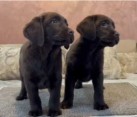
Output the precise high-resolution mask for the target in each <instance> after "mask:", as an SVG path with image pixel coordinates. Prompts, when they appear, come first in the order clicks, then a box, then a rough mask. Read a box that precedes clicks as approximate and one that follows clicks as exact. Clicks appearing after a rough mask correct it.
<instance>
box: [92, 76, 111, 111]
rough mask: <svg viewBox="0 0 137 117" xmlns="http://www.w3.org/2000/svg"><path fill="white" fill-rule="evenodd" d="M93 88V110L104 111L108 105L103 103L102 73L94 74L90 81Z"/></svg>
mask: <svg viewBox="0 0 137 117" xmlns="http://www.w3.org/2000/svg"><path fill="white" fill-rule="evenodd" d="M92 82H93V86H94V109H96V110H105V109H108V108H109V107H108V105H107V104H106V103H105V101H104V95H103V73H96V74H95V75H94V78H93V79H92Z"/></svg>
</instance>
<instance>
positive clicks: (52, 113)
mask: <svg viewBox="0 0 137 117" xmlns="http://www.w3.org/2000/svg"><path fill="white" fill-rule="evenodd" d="M61 114H62V112H61V110H52V109H49V111H48V116H51V117H55V116H58V115H61Z"/></svg>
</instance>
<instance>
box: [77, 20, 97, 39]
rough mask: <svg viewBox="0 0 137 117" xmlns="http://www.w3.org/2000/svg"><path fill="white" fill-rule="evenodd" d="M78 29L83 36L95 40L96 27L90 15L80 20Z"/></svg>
mask: <svg viewBox="0 0 137 117" xmlns="http://www.w3.org/2000/svg"><path fill="white" fill-rule="evenodd" d="M76 29H77V31H78V32H79V33H80V34H81V36H83V37H85V38H87V39H91V40H94V39H95V38H96V27H95V24H94V21H93V19H91V18H89V17H87V18H85V19H84V20H83V21H82V22H80V23H79V24H78V26H77V28H76Z"/></svg>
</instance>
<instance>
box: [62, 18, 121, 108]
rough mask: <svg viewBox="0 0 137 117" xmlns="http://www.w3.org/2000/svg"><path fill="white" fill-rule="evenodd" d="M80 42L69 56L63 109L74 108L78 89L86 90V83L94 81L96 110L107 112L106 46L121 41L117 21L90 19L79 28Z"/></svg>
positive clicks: (71, 50)
mask: <svg viewBox="0 0 137 117" xmlns="http://www.w3.org/2000/svg"><path fill="white" fill-rule="evenodd" d="M77 31H78V32H79V33H80V39H79V40H77V41H75V42H74V43H73V44H72V46H71V48H70V50H69V52H68V54H67V71H66V80H65V96H64V100H63V102H62V108H63V109H65V108H71V107H72V106H73V97H74V94H73V93H74V86H75V83H76V81H77V86H76V87H77V88H80V87H82V82H86V81H89V80H92V82H93V86H94V109H97V110H104V109H107V108H108V105H107V104H106V103H105V101H104V96H103V62H104V61H103V60H104V59H103V57H104V54H103V53H104V52H103V51H104V48H105V47H106V46H110V47H112V46H114V45H116V44H118V42H119V34H118V32H117V31H115V25H114V22H113V21H112V20H111V19H110V18H109V17H107V16H104V15H93V16H88V17H86V18H85V19H84V20H83V21H82V22H80V24H78V26H77Z"/></svg>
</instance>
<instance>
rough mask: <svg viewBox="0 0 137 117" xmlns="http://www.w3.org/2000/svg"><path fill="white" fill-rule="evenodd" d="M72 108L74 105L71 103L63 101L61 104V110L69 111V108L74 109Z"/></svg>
mask: <svg viewBox="0 0 137 117" xmlns="http://www.w3.org/2000/svg"><path fill="white" fill-rule="evenodd" d="M72 107H73V104H72V103H71V102H68V101H63V102H62V103H61V108H62V109H69V108H72Z"/></svg>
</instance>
